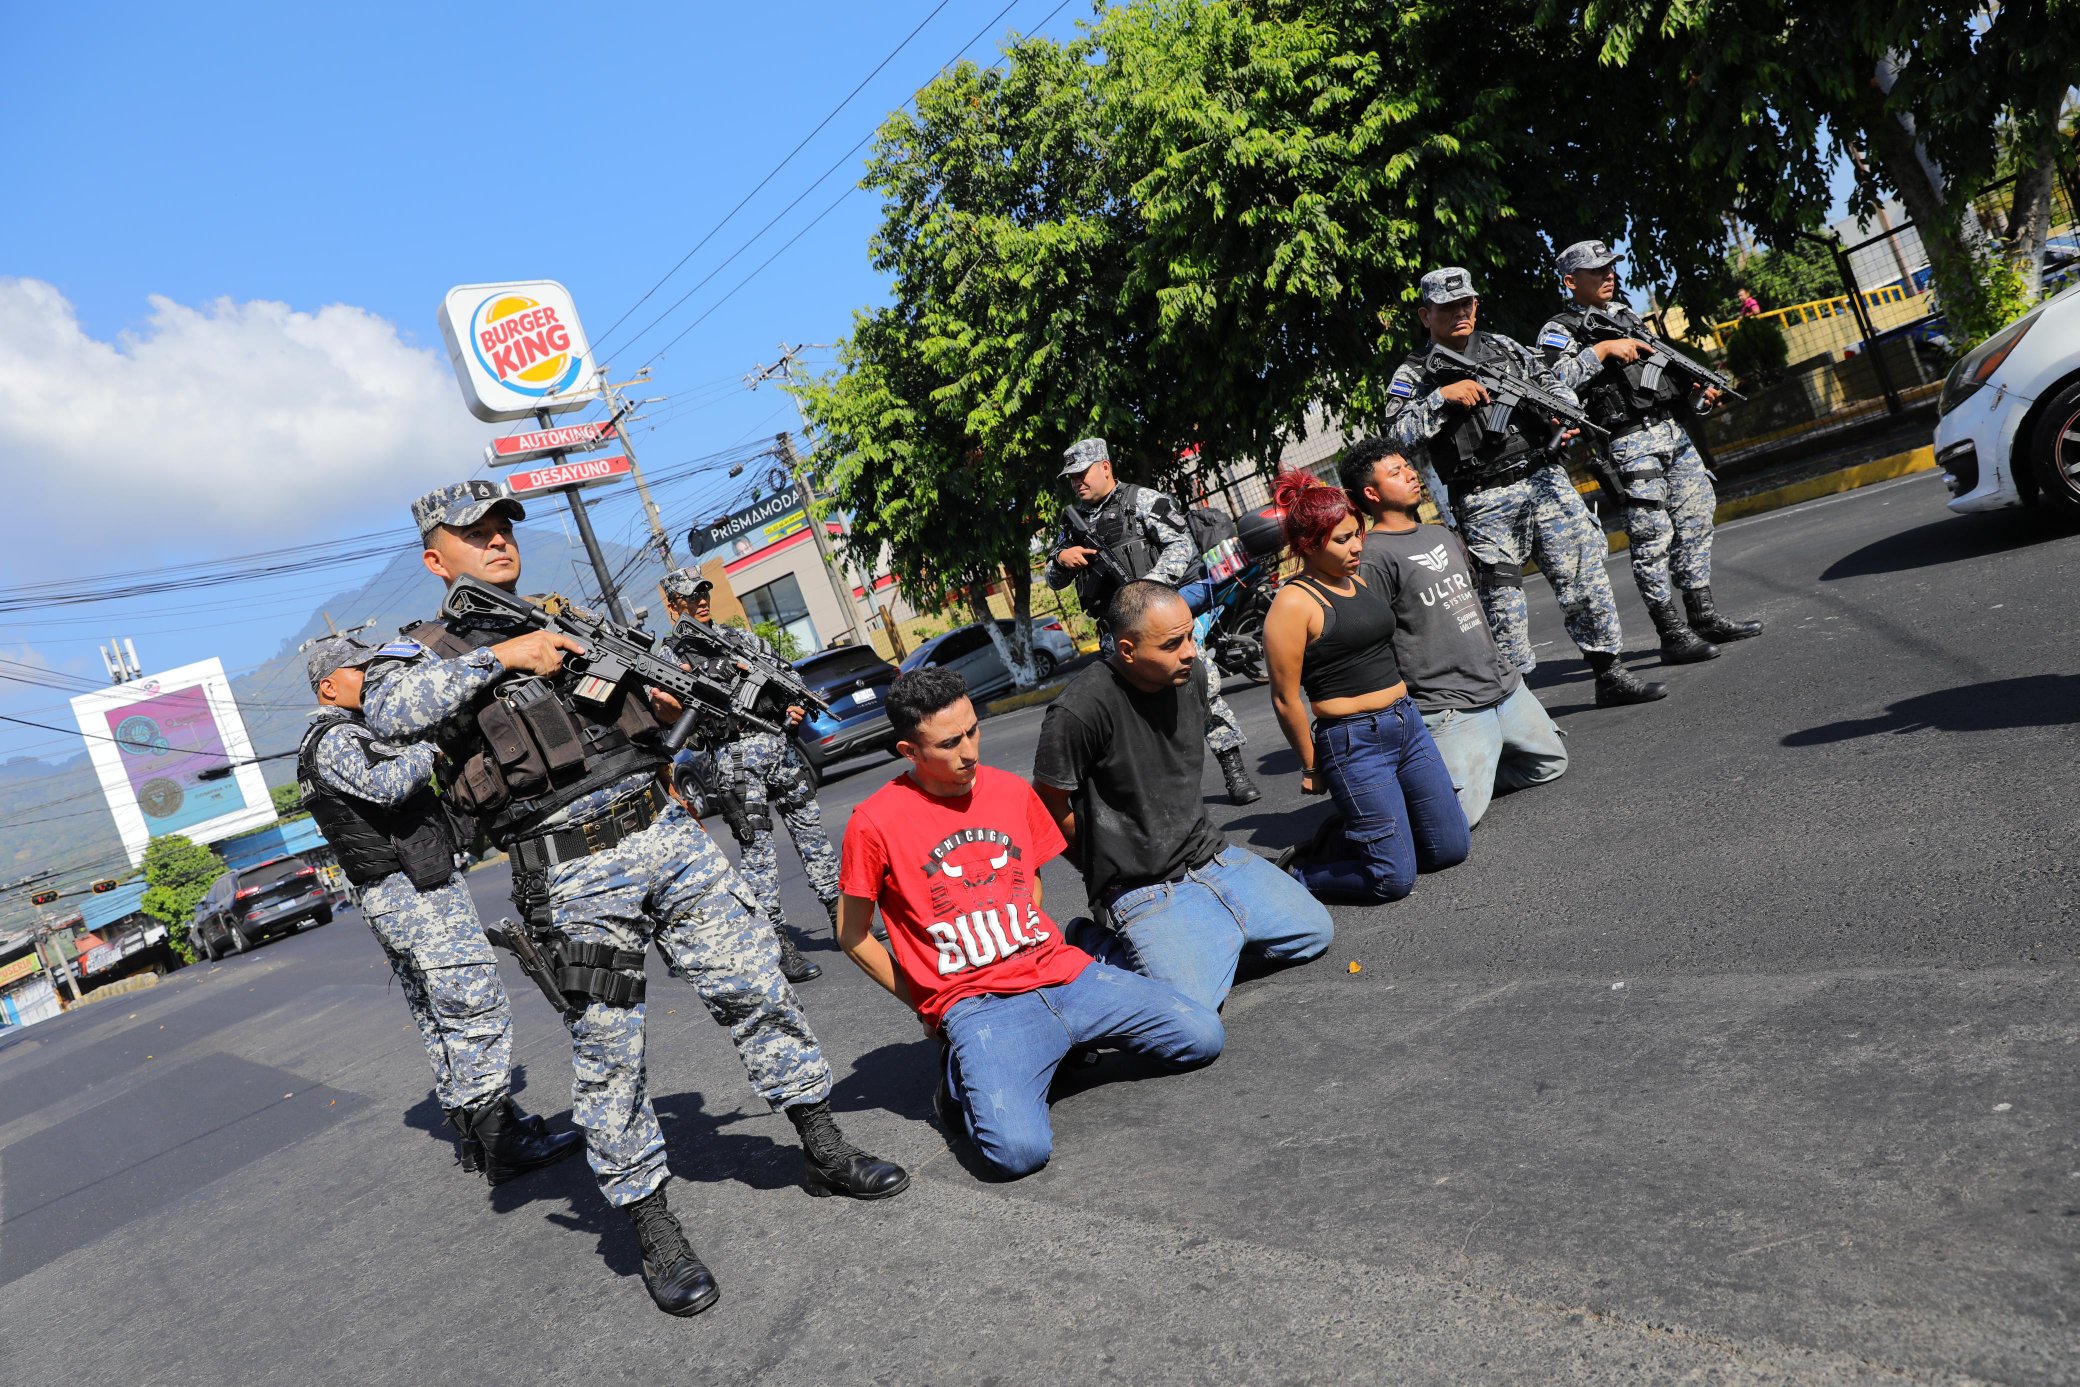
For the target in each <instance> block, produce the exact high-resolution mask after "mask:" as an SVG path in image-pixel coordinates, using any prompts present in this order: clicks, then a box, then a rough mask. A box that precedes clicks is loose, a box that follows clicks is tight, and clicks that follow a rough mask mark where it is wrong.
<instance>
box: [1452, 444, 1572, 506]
mask: <svg viewBox="0 0 2080 1387" xmlns="http://www.w3.org/2000/svg"><path fill="white" fill-rule="evenodd" d="M1546 460H1547V459H1546V456H1545V454H1544V453H1523V454H1520V455H1519V457H1518V459H1517V460H1516V461H1514V462H1511V463H1508V464H1506V465H1504V466H1502V467H1498V468H1496V469H1494V470H1493V471H1491V472H1484V473H1482V474H1481V475H1480V476H1478V477H1474V478H1470V479H1468V480H1465V481H1461V482H1459V483H1457V484H1456V485H1455V484H1453V483H1451V482H1446V483H1445V486H1446V488H1447V489H1448V490H1449V491H1450V492H1451V493H1452V494H1453V495H1454V496H1471V495H1473V494H1474V493H1476V492H1481V491H1493V490H1495V489H1496V488H1497V487H1504V486H1511V485H1513V484H1515V483H1517V482H1521V481H1523V480H1524V478H1526V477H1528V476H1530V475H1531V469H1532V468H1533V467H1535V466H1537V465H1539V464H1541V463H1543V462H1545V461H1546Z"/></svg>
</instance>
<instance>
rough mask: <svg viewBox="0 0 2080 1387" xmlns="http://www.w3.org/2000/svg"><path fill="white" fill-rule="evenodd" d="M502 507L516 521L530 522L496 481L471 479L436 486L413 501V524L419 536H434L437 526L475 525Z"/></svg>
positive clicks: (523, 511) (521, 506) (524, 511)
mask: <svg viewBox="0 0 2080 1387" xmlns="http://www.w3.org/2000/svg"><path fill="white" fill-rule="evenodd" d="M500 506H503V507H505V513H506V514H507V515H509V516H511V517H512V518H513V519H515V520H525V519H527V508H526V507H525V506H523V505H521V504H520V503H519V502H518V501H515V500H514V499H513V498H512V497H510V496H508V495H506V493H505V488H504V487H502V486H500V485H499V484H498V483H497V482H487V481H481V480H471V481H467V482H455V483H453V484H451V485H449V486H440V487H435V488H434V489H433V490H432V491H429V492H427V493H426V494H425V495H424V496H421V497H420V498H419V499H418V500H416V501H414V502H412V523H414V524H415V525H417V526H418V527H419V537H420V538H421V539H424V538H425V537H426V536H427V535H429V534H431V533H433V529H434V527H435V526H437V525H474V524H476V523H477V522H478V521H479V520H482V519H483V518H484V515H485V513H486V512H488V511H491V510H494V509H496V508H498V507H500Z"/></svg>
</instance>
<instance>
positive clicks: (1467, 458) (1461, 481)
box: [1404, 332, 1552, 491]
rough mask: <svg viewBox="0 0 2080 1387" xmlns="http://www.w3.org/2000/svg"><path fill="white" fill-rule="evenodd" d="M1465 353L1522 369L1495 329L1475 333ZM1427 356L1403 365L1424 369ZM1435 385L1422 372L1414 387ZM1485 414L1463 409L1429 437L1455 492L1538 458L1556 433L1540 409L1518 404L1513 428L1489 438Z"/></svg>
mask: <svg viewBox="0 0 2080 1387" xmlns="http://www.w3.org/2000/svg"><path fill="white" fill-rule="evenodd" d="M1461 355H1463V356H1468V357H1471V358H1472V359H1473V360H1475V361H1478V362H1480V363H1481V364H1482V365H1490V364H1493V365H1495V366H1496V367H1497V368H1498V369H1500V370H1503V371H1507V372H1509V373H1511V374H1521V373H1522V370H1523V367H1522V366H1521V364H1520V363H1519V361H1518V359H1517V358H1516V357H1515V356H1514V355H1513V354H1512V353H1511V352H1510V350H1509V348H1507V347H1505V346H1503V345H1502V343H1501V342H1499V341H1498V340H1497V339H1496V338H1495V336H1494V334H1493V333H1487V332H1475V333H1474V334H1473V336H1472V338H1471V339H1469V340H1468V342H1467V343H1466V348H1465V350H1464V351H1463V352H1462V353H1461ZM1423 356H1424V354H1423V353H1422V352H1417V353H1416V354H1415V355H1414V356H1411V357H1409V358H1408V360H1407V362H1406V363H1404V364H1406V365H1408V366H1411V367H1414V368H1415V369H1416V370H1417V371H1418V372H1421V371H1422V368H1423ZM1437 385H1438V382H1437V381H1436V380H1435V379H1434V378H1433V377H1431V376H1430V375H1428V374H1423V375H1422V376H1421V377H1420V379H1419V380H1418V382H1417V387H1416V388H1417V392H1418V394H1428V393H1429V392H1430V391H1432V390H1434V389H1436V388H1437ZM1483 413H1484V410H1483V409H1469V410H1464V411H1460V412H1459V414H1460V417H1459V420H1458V422H1457V423H1455V424H1453V425H1451V426H1450V427H1448V428H1447V429H1446V430H1445V431H1444V432H1443V433H1441V434H1438V435H1437V436H1435V437H1433V438H1432V439H1430V440H1429V450H1430V465H1431V466H1432V467H1435V468H1436V469H1437V475H1438V477H1439V478H1440V479H1442V480H1443V482H1444V484H1445V486H1446V487H1448V488H1450V489H1451V490H1453V491H1460V490H1463V489H1465V488H1467V487H1469V486H1474V485H1477V484H1479V483H1481V482H1484V481H1486V480H1487V479H1489V478H1491V477H1494V476H1496V475H1497V474H1499V473H1503V472H1506V471H1508V470H1509V469H1511V468H1514V467H1520V466H1523V465H1525V464H1527V463H1529V462H1531V461H1535V459H1533V458H1532V456H1531V455H1532V454H1534V453H1542V452H1544V451H1545V447H1546V439H1547V438H1548V437H1549V436H1550V435H1551V433H1552V426H1551V425H1550V424H1549V423H1547V421H1546V420H1545V419H1544V418H1543V417H1541V416H1539V415H1538V413H1537V411H1535V410H1527V409H1518V410H1515V411H1513V412H1512V413H1511V414H1510V419H1509V431H1508V432H1507V433H1505V434H1503V435H1502V436H1501V437H1500V438H1490V437H1489V436H1488V433H1487V430H1486V429H1485V428H1484V427H1483V425H1482V423H1481V419H1482V416H1483Z"/></svg>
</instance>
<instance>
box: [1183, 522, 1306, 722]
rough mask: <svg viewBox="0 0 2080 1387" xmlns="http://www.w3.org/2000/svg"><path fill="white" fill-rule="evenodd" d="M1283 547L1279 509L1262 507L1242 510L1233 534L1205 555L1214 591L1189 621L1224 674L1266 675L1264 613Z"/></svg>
mask: <svg viewBox="0 0 2080 1387" xmlns="http://www.w3.org/2000/svg"><path fill="white" fill-rule="evenodd" d="M1284 547H1285V536H1284V534H1283V533H1282V532H1281V531H1280V529H1279V521H1278V511H1277V509H1276V508H1274V507H1266V508H1265V509H1264V510H1262V511H1259V512H1257V513H1256V514H1254V515H1246V516H1243V517H1242V519H1241V520H1240V521H1239V522H1238V523H1237V533H1236V535H1235V537H1234V538H1232V539H1228V540H1225V541H1223V542H1222V543H1221V545H1220V546H1219V547H1217V548H1216V549H1214V550H1213V551H1212V552H1210V553H1209V554H1207V555H1206V557H1205V564H1206V577H1207V580H1208V581H1209V582H1210V583H1211V584H1212V585H1213V596H1212V599H1211V600H1210V601H1209V602H1208V603H1207V605H1206V609H1205V610H1204V611H1202V612H1200V613H1199V615H1198V617H1197V619H1196V620H1195V621H1194V622H1193V623H1192V639H1193V640H1194V641H1195V642H1196V643H1197V645H1198V647H1199V648H1200V649H1201V650H1203V651H1206V652H1207V653H1208V655H1209V656H1211V657H1212V659H1213V662H1214V666H1215V667H1216V668H1217V669H1219V670H1220V672H1221V673H1222V675H1224V676H1226V675H1233V676H1235V677H1236V678H1240V679H1247V680H1249V681H1250V682H1252V683H1256V684H1262V683H1265V682H1267V681H1268V680H1269V679H1270V677H1271V676H1270V672H1269V671H1268V670H1267V669H1265V667H1264V614H1265V613H1266V612H1268V611H1270V610H1271V599H1272V597H1273V596H1274V595H1276V593H1277V591H1278V566H1279V556H1280V554H1281V553H1282V552H1283V550H1284Z"/></svg>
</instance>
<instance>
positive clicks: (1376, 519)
mask: <svg viewBox="0 0 2080 1387" xmlns="http://www.w3.org/2000/svg"><path fill="white" fill-rule="evenodd" d="M1336 470H1337V480H1339V481H1340V482H1342V483H1343V487H1344V490H1346V491H1348V492H1349V493H1350V496H1351V500H1352V501H1353V502H1354V503H1355V504H1356V505H1357V507H1358V509H1359V510H1361V511H1362V512H1364V514H1365V516H1366V518H1367V520H1368V521H1369V523H1370V526H1371V528H1370V529H1369V530H1368V532H1367V533H1366V536H1365V556H1364V558H1363V559H1362V560H1360V567H1361V569H1362V570H1363V572H1364V574H1365V578H1366V581H1367V582H1369V583H1371V584H1372V585H1373V587H1374V589H1375V590H1376V591H1379V592H1384V593H1385V594H1386V595H1387V597H1388V599H1389V600H1390V601H1392V602H1393V604H1394V618H1395V630H1394V658H1395V659H1396V660H1397V661H1398V662H1399V663H1400V665H1401V677H1402V678H1403V679H1405V680H1407V681H1408V692H1409V696H1410V697H1412V698H1414V699H1415V701H1416V707H1417V708H1419V709H1420V710H1422V714H1423V724H1424V725H1425V726H1426V727H1428V728H1429V729H1430V737H1431V739H1432V740H1433V741H1435V742H1436V743H1437V750H1438V752H1439V753H1440V754H1441V755H1442V756H1443V757H1444V764H1445V768H1446V769H1447V770H1449V771H1450V772H1451V773H1452V786H1453V788H1454V789H1456V790H1457V791H1458V792H1459V807H1460V808H1461V809H1462V810H1464V811H1465V813H1466V825H1467V827H1469V828H1471V827H1472V826H1473V825H1475V824H1477V823H1479V822H1480V821H1481V816H1482V815H1483V814H1485V813H1487V812H1488V801H1489V800H1490V799H1492V798H1493V797H1494V795H1495V792H1496V791H1497V790H1503V791H1509V790H1521V789H1523V788H1524V787H1525V786H1527V785H1542V784H1544V783H1545V782H1546V781H1548V780H1556V779H1558V778H1559V777H1560V776H1561V775H1562V774H1563V773H1565V772H1566V770H1567V747H1566V744H1565V743H1563V742H1562V741H1561V739H1560V729H1559V728H1557V727H1555V726H1554V725H1553V720H1552V718H1550V717H1548V716H1547V715H1546V710H1545V709H1544V708H1543V707H1541V706H1540V704H1539V701H1538V699H1537V697H1536V696H1535V695H1534V694H1533V693H1532V692H1531V690H1530V688H1529V687H1527V686H1526V685H1525V683H1524V678H1523V676H1522V675H1520V674H1518V673H1517V671H1516V670H1515V669H1513V668H1511V667H1510V665H1509V664H1508V662H1506V661H1505V660H1504V659H1503V658H1502V653H1501V652H1500V651H1499V650H1497V649H1496V648H1495V637H1494V636H1493V635H1492V634H1490V632H1489V630H1488V622H1487V618H1486V617H1485V616H1483V615H1482V614H1481V604H1480V597H1479V593H1478V592H1477V591H1476V588H1475V583H1474V576H1473V567H1472V564H1471V563H1470V562H1469V561H1468V560H1467V556H1466V548H1465V545H1464V544H1462V543H1461V542H1460V539H1459V536H1458V535H1456V534H1454V533H1453V532H1452V531H1450V530H1448V529H1446V528H1445V527H1444V526H1442V525H1425V524H1423V523H1422V522H1421V521H1419V520H1418V519H1417V518H1416V511H1417V508H1418V507H1419V506H1421V504H1422V501H1423V483H1422V481H1421V480H1420V479H1419V478H1418V477H1417V476H1416V472H1415V469H1414V468H1413V467H1411V466H1410V465H1409V462H1408V459H1407V458H1405V457H1403V456H1402V455H1401V454H1400V453H1399V452H1397V451H1396V450H1395V449H1394V446H1393V445H1392V444H1391V443H1389V442H1387V441H1386V440H1385V439H1381V438H1367V439H1362V440H1360V441H1359V442H1357V443H1353V444H1352V445H1351V446H1350V447H1348V448H1346V449H1344V451H1343V455H1342V456H1341V457H1340V458H1338V459H1337V466H1336Z"/></svg>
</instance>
